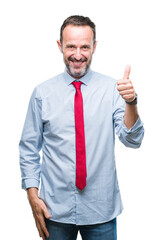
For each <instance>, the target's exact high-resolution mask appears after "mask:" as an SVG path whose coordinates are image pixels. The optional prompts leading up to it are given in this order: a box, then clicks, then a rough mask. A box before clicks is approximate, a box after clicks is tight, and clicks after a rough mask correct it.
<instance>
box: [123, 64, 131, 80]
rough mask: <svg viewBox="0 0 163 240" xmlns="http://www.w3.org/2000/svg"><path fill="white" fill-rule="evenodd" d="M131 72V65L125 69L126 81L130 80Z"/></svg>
mask: <svg viewBox="0 0 163 240" xmlns="http://www.w3.org/2000/svg"><path fill="white" fill-rule="evenodd" d="M130 72H131V66H130V65H127V66H126V68H125V72H124V77H123V78H124V79H129V75H130Z"/></svg>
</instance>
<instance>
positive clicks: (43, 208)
mask: <svg viewBox="0 0 163 240" xmlns="http://www.w3.org/2000/svg"><path fill="white" fill-rule="evenodd" d="M42 204H43V207H42V211H43V214H44V216H45V217H46V218H50V217H51V216H50V213H49V211H48V209H47V206H46V205H45V203H44V202H42Z"/></svg>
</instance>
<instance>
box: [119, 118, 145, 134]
mask: <svg viewBox="0 0 163 240" xmlns="http://www.w3.org/2000/svg"><path fill="white" fill-rule="evenodd" d="M142 125H143V124H142V121H141V119H140V117H138V119H137V121H136V123H135V124H134V125H133V126H132V127H131V128H130V129H128V128H127V127H126V125H125V123H124V120H123V123H122V128H123V130H124V132H126V133H132V132H135V131H137V129H138V128H139V127H142Z"/></svg>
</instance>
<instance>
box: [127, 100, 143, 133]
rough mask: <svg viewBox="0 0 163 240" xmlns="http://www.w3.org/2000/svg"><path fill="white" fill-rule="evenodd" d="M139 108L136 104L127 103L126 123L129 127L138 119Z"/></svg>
mask: <svg viewBox="0 0 163 240" xmlns="http://www.w3.org/2000/svg"><path fill="white" fill-rule="evenodd" d="M138 117H139V115H138V110H137V104H136V105H129V104H127V103H126V108H125V114H124V123H125V125H126V127H127V128H128V129H130V128H132V127H133V126H134V124H135V123H136V121H137V119H138Z"/></svg>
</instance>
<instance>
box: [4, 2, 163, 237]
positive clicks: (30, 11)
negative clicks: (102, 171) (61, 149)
mask: <svg viewBox="0 0 163 240" xmlns="http://www.w3.org/2000/svg"><path fill="white" fill-rule="evenodd" d="M73 14H79V15H80V14H81V15H84V16H89V17H90V18H91V19H92V20H93V21H94V22H95V23H96V27H97V40H98V46H97V51H96V53H95V55H94V57H93V63H92V70H95V71H98V72H101V73H103V74H107V75H110V76H111V77H113V78H116V79H120V78H122V77H123V72H124V68H125V66H126V65H127V64H131V67H132V70H131V80H132V81H133V84H134V86H135V89H136V91H137V93H138V95H139V105H138V107H139V113H140V116H141V119H142V121H143V122H144V127H145V138H144V141H143V144H142V146H141V148H140V149H138V150H133V149H127V148H126V147H124V146H123V145H122V144H121V143H120V142H119V140H118V139H116V149H115V150H116V163H117V171H118V179H119V185H120V190H121V195H122V200H123V205H124V211H123V213H122V214H121V215H120V216H119V217H118V230H117V231H118V240H124V239H125V240H131V239H132V240H138V239H139V240H144V239H148V240H150V239H152V240H153V239H157V240H161V239H163V231H162V224H163V217H162V216H163V194H162V189H163V187H162V186H163V174H162V172H163V163H162V162H163V157H162V148H163V147H162V142H163V141H162V136H163V128H162V124H163V123H162V121H163V114H162V101H163V100H162V99H163V98H162V96H163V93H162V92H163V91H162V81H163V79H162V78H163V74H162V72H163V70H162V69H163V68H162V67H163V66H162V62H163V47H162V46H163V35H162V23H163V14H162V5H161V0H160V1H159V0H155V1H151V0H135V1H134V0H124V1H123V0H114V1H109V0H106V1H105V0H100V1H97V2H95V1H91V0H89V1H88V0H82V1H74V0H68V1H66V0H62V1H52V0H46V1H45V0H44V1H43V0H28V1H24V0H14V1H11V0H5V1H1V2H0V34H1V37H0V115H1V117H0V121H1V123H0V126H1V131H0V141H1V143H0V146H1V150H0V157H1V168H0V194H1V195H0V216H1V220H2V221H1V237H0V238H1V239H5V240H6V239H17V240H19V239H21V240H22V239H23V240H37V239H40V238H39V236H38V233H37V230H36V228H35V223H34V220H33V217H32V212H31V209H30V206H29V204H28V200H27V197H26V192H25V191H23V190H21V180H20V170H19V152H18V143H19V139H20V136H21V132H22V128H23V124H24V119H25V114H26V111H27V106H28V102H29V98H30V96H31V93H32V91H33V88H34V87H35V86H36V85H37V84H39V83H41V82H43V81H45V80H47V79H49V78H51V77H53V76H55V75H57V74H59V73H61V72H62V71H63V70H64V64H63V60H62V55H61V54H60V52H59V50H58V48H57V45H56V40H57V39H58V38H59V30H60V26H61V24H62V22H63V21H64V19H65V18H67V17H68V16H70V15H73ZM2 236H3V237H2ZM79 239H81V238H80V235H78V240H79Z"/></svg>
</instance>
